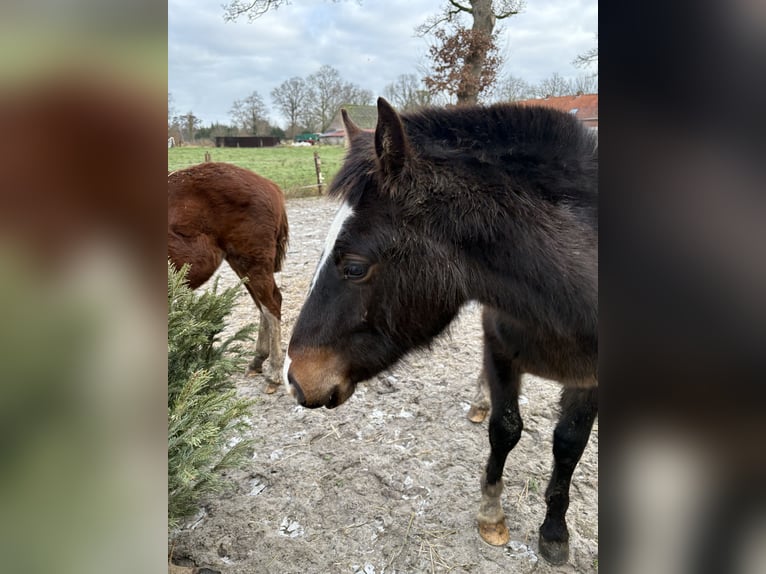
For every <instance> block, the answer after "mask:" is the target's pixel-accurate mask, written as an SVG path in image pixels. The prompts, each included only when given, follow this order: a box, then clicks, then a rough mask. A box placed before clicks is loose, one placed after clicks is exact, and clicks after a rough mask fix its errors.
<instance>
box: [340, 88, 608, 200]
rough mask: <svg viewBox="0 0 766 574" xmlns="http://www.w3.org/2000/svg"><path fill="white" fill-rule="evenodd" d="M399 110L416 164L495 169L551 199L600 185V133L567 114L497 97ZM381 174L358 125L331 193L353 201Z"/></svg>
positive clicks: (588, 192)
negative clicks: (458, 104)
mask: <svg viewBox="0 0 766 574" xmlns="http://www.w3.org/2000/svg"><path fill="white" fill-rule="evenodd" d="M400 117H401V120H402V125H403V126H404V130H405V132H406V134H407V138H408V139H409V141H410V144H411V145H410V148H411V149H412V153H413V155H412V156H411V157H410V158H409V159H410V162H417V168H420V169H421V170H422V168H423V165H426V164H431V165H432V166H433V171H441V172H444V171H446V172H452V171H454V172H458V173H465V172H466V170H470V171H473V172H477V173H481V172H485V173H486V172H495V173H499V174H500V178H499V180H500V181H503V180H505V181H510V180H513V181H514V182H515V183H516V185H515V186H514V190H515V191H517V192H521V191H525V192H526V193H528V194H530V195H532V196H536V197H538V198H542V199H545V200H547V201H551V202H554V203H558V202H560V201H567V202H573V203H580V204H583V205H593V204H595V203H596V197H597V193H598V192H597V188H596V187H594V186H593V185H589V184H588V182H590V181H593V178H592V177H591V176H592V175H593V174H595V172H596V170H597V166H598V155H597V154H598V152H597V139H596V136H595V135H594V134H593V133H591V132H590V131H589V130H587V129H586V128H584V127H583V126H582V125H581V124H580V122H579V121H578V120H577V119H576V118H575V117H573V116H572V115H571V114H567V113H565V112H561V111H558V110H554V109H550V108H544V107H540V106H526V105H517V104H511V103H500V104H494V105H491V106H480V105H476V106H464V107H456V108H441V107H427V108H422V109H420V110H418V111H414V112H408V113H402V114H401V115H400ZM421 172H422V171H421ZM562 174H563V176H564V177H562ZM378 176H379V174H378V167H377V163H376V160H375V148H374V142H373V135H372V134H371V133H369V132H360V133H357V134H355V135H354V136H353V137H352V138H351V141H350V146H349V151H348V153H347V155H346V160H345V162H344V167H343V169H342V170H341V172H340V173H339V174H338V176H337V177H336V179H335V180H334V181H333V185H332V186H331V189H330V190H329V195H330V196H332V197H336V198H340V199H342V200H345V201H347V202H348V203H349V204H351V205H356V204H357V203H358V201H359V200H360V198H361V195H363V193H364V190H365V189H367V188H369V187H376V186H379V184H380V181H379V178H378ZM496 181H497V178H496ZM527 182H535V183H531V185H525V184H526V183H527Z"/></svg>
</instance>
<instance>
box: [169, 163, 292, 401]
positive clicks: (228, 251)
mask: <svg viewBox="0 0 766 574" xmlns="http://www.w3.org/2000/svg"><path fill="white" fill-rule="evenodd" d="M288 232H289V229H288V223H287V213H286V211H285V201H284V195H283V194H282V191H281V190H280V189H279V187H278V186H277V185H276V184H275V183H274V182H272V181H270V180H268V179H266V178H264V177H261V176H259V175H258V174H255V173H253V172H252V171H249V170H247V169H244V168H241V167H237V166H235V165H231V164H227V163H218V162H206V163H201V164H198V165H194V166H192V167H189V168H186V169H182V170H179V171H174V172H171V173H170V174H168V258H169V259H170V260H171V262H172V263H173V264H174V265H175V266H176V268H179V269H180V268H181V266H182V265H183V264H185V263H188V264H189V265H190V269H189V272H188V276H187V277H188V282H189V286H190V287H191V288H192V289H196V288H197V287H199V286H200V285H202V284H203V283H204V282H205V281H207V280H208V279H209V278H210V277H211V276H212V275H213V273H214V272H215V270H216V269H218V267H219V266H220V264H221V262H222V261H223V260H224V259H226V261H227V262H228V263H229V265H230V266H231V268H232V269H233V270H234V272H235V273H237V275H238V276H239V277H241V278H246V279H247V282H246V283H245V287H246V288H247V290H248V291H249V293H250V295H251V297H252V298H253V301H254V302H255V304H256V306H257V307H258V309H259V311H261V327H260V329H259V331H258V341H257V343H256V355H255V358H254V359H253V361H252V363H251V364H250V369H251V370H252V371H256V372H258V371H260V369H261V366H262V364H263V362H264V361H265V359H266V358H267V357H268V356H269V355H271V363H272V374H271V375H272V376H271V377H270V378H271V379H272V383H278V382H279V378H280V377H281V371H282V348H281V336H280V326H279V321H280V319H281V317H282V294H281V293H280V291H279V288H278V287H277V285H276V283H275V281H274V273H275V272H278V271H280V270H281V268H282V262H283V261H284V258H285V253H286V251H287V242H288ZM267 391H268V392H273V387H272V386H271V385H270V386H269V387H267Z"/></svg>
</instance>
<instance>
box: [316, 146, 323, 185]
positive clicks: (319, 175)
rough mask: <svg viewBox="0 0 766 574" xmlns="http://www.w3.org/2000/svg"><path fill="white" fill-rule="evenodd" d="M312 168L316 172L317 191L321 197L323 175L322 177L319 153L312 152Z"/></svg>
mask: <svg viewBox="0 0 766 574" xmlns="http://www.w3.org/2000/svg"><path fill="white" fill-rule="evenodd" d="M314 166H315V167H316V170H317V189H318V190H319V195H322V184H324V175H322V160H321V158H320V157H319V152H318V151H315V152H314Z"/></svg>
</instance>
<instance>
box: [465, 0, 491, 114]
mask: <svg viewBox="0 0 766 574" xmlns="http://www.w3.org/2000/svg"><path fill="white" fill-rule="evenodd" d="M470 1H471V10H472V12H473V14H472V16H473V26H472V27H471V31H472V32H473V33H474V35H485V36H486V37H491V36H492V31H493V30H494V29H495V14H494V12H493V11H492V0H470ZM486 59H487V52H486V50H476V49H474V50H472V51H471V53H470V54H469V55H468V56H467V57H466V58H465V62H464V64H463V78H464V81H463V82H462V86H461V89H460V91H459V92H458V94H457V103H458V105H464V104H475V103H477V101H478V96H479V86H481V71H482V69H483V68H484V62H485V60H486Z"/></svg>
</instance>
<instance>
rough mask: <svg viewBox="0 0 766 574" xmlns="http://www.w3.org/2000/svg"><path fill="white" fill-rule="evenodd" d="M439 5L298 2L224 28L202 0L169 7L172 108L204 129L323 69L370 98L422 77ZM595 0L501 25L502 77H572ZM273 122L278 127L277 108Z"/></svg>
mask: <svg viewBox="0 0 766 574" xmlns="http://www.w3.org/2000/svg"><path fill="white" fill-rule="evenodd" d="M443 3H444V0H386V2H376V1H373V0H363V1H362V3H361V4H360V3H358V2H356V1H354V0H348V1H342V2H338V3H334V2H329V1H323V0H301V1H300V2H295V3H293V4H291V5H288V6H284V7H282V8H280V9H279V10H275V11H271V12H269V13H267V14H266V15H264V16H263V17H261V18H259V19H258V20H256V21H255V22H253V23H248V22H247V19H246V18H245V19H243V20H242V21H241V22H236V23H231V22H228V23H227V22H224V20H223V9H222V8H221V7H220V6H219V5H218V4H217V3H211V2H209V1H208V0H184V1H183V2H182V1H181V0H169V2H168V90H169V91H170V92H171V93H172V94H173V97H174V100H175V107H176V108H177V111H178V112H181V113H183V112H186V111H190V110H191V111H193V112H194V113H195V114H196V115H197V116H198V117H200V118H202V120H203V122H204V123H205V124H208V123H210V122H213V121H220V122H228V121H229V113H228V112H229V109H230V108H231V105H232V103H233V102H234V100H236V99H241V98H244V97H247V96H248V95H249V94H251V93H252V92H253V91H257V92H258V93H259V94H260V95H261V96H262V97H263V99H264V101H265V102H266V103H267V105H270V103H271V91H272V90H273V89H274V88H275V87H277V86H279V85H280V84H281V83H282V82H284V81H286V80H288V79H289V78H291V77H293V76H298V77H301V78H305V77H307V76H309V75H310V74H312V73H314V72H316V71H317V70H318V69H319V68H320V67H321V66H322V65H324V64H327V65H330V66H332V67H334V68H335V69H337V70H338V72H339V73H340V76H341V78H343V80H344V81H346V82H352V83H354V84H356V85H358V86H359V87H361V88H364V89H368V90H371V91H372V92H373V94H374V95H376V96H377V95H380V94H382V93H383V90H384V88H385V86H386V85H387V84H389V83H391V82H393V81H394V80H395V79H396V78H397V77H398V76H399V75H401V74H409V73H415V74H418V75H419V68H418V66H419V64H420V63H422V62H424V61H425V56H426V52H427V49H428V43H427V41H426V40H425V39H423V38H418V37H416V35H415V27H416V26H418V25H419V24H421V23H423V22H424V21H425V20H426V19H427V18H428V17H429V16H431V15H433V14H435V13H437V12H438V11H439V9H440V7H441V6H442V5H443ZM597 17H598V8H597V1H596V0H580V1H579V2H567V1H564V0H539V1H536V2H531V3H529V4H528V5H527V7H526V9H525V11H524V12H523V13H522V14H520V15H518V16H515V17H513V18H512V19H510V20H507V21H505V22H504V23H503V25H504V27H505V31H504V32H503V36H502V37H503V39H504V41H505V45H506V56H507V57H508V58H509V61H508V63H507V64H506V72H507V73H512V74H513V75H515V76H520V77H523V78H524V79H526V80H527V81H530V82H537V81H539V80H540V79H542V78H544V77H547V76H550V75H551V74H552V73H553V72H555V71H557V72H559V73H560V74H562V75H564V76H575V75H577V74H578V73H581V72H580V71H578V70H576V69H574V68H573V67H572V66H571V61H572V59H574V57H575V56H577V54H579V53H581V52H584V51H585V50H587V49H589V48H590V47H592V46H593V45H594V43H595V34H596V31H597ZM270 115H271V118H272V121H275V122H277V123H283V122H284V118H282V117H280V116H279V115H278V114H277V113H276V112H274V113H272V114H270Z"/></svg>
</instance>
